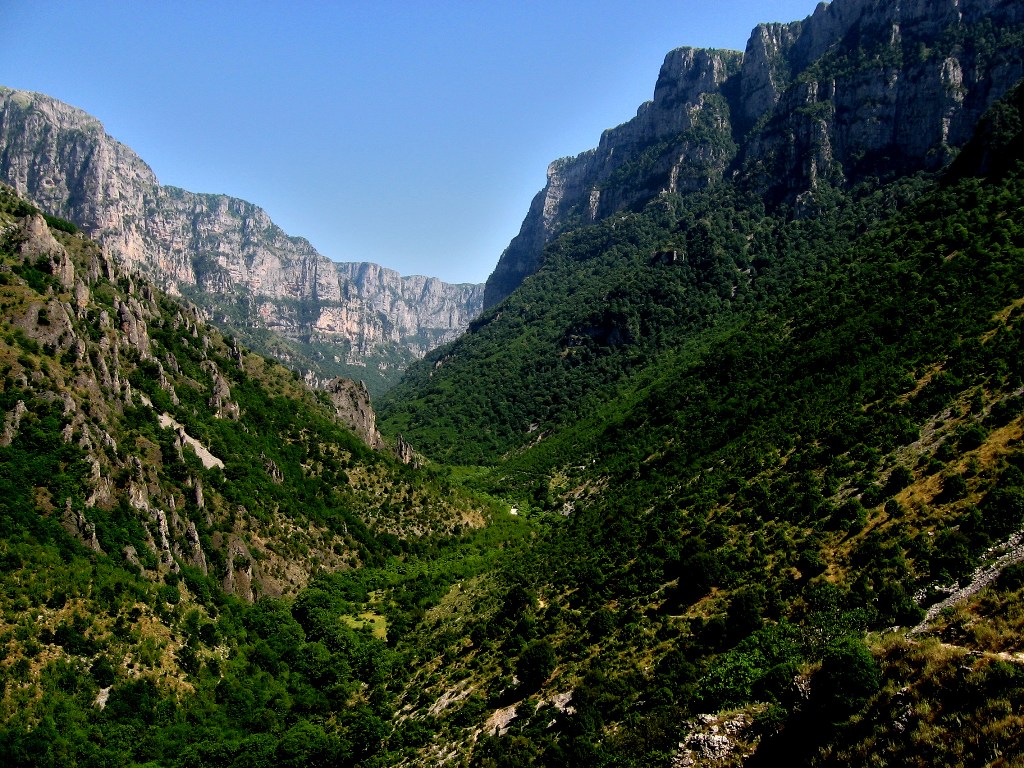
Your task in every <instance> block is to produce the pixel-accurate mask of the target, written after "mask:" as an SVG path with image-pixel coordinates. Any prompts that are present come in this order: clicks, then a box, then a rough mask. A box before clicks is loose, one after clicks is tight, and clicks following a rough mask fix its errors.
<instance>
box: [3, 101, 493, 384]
mask: <svg viewBox="0 0 1024 768" xmlns="http://www.w3.org/2000/svg"><path fill="white" fill-rule="evenodd" d="M0 180H2V181H4V182H6V183H8V184H10V185H11V186H12V187H14V188H15V189H16V190H17V191H18V192H19V194H22V195H25V196H26V197H28V198H29V199H31V200H32V201H34V202H35V203H36V204H38V205H39V206H40V207H41V208H42V209H43V210H45V211H47V212H49V213H52V214H54V215H57V216H60V217H62V218H65V219H67V220H71V221H74V222H75V223H76V224H77V225H78V226H80V227H81V228H82V230H83V231H84V232H86V233H88V234H89V235H90V236H92V237H94V238H95V239H96V240H97V242H99V243H100V245H101V246H102V247H103V248H105V249H106V250H107V251H108V252H109V253H110V254H112V255H113V256H114V257H115V258H118V259H120V260H121V261H122V262H123V263H124V264H125V265H127V266H129V267H130V268H132V269H138V270H142V271H143V272H144V273H145V274H147V275H148V276H149V277H150V279H152V280H153V281H154V282H155V283H156V284H157V285H159V286H160V287H161V288H163V289H164V290H166V291H168V292H170V293H172V294H181V295H183V296H186V297H187V298H189V299H190V300H192V301H193V302H195V303H196V304H197V305H198V306H200V307H202V308H203V309H204V310H205V311H206V312H207V314H208V317H210V318H211V319H213V320H214V321H215V322H217V323H219V324H220V325H221V326H222V327H225V328H229V329H230V330H231V331H232V332H233V333H234V334H236V335H237V336H239V338H240V339H242V340H244V341H245V342H247V343H249V344H250V345H251V346H253V347H254V348H257V349H260V350H261V351H263V352H266V353H269V354H273V355H274V356H276V357H277V358H278V359H281V360H284V361H285V362H286V363H287V364H289V365H290V366H291V367H293V368H295V369H296V370H300V371H303V373H309V375H310V380H311V381H324V380H326V379H328V378H331V377H332V376H336V375H349V376H352V377H354V378H362V379H364V380H365V381H366V382H367V385H368V386H369V387H370V388H371V390H373V391H374V392H379V391H380V390H381V389H383V388H385V387H386V386H387V385H388V383H389V382H392V381H394V380H395V379H396V378H397V376H398V375H399V373H400V371H401V370H402V368H403V367H404V366H405V365H407V364H408V363H409V362H410V361H411V360H413V359H416V358H418V357H422V356H423V354H425V353H426V352H427V351H428V350H430V349H432V348H433V347H435V346H437V345H438V344H441V343H443V342H445V341H450V340H452V339H454V338H455V337H456V336H458V335H459V333H461V332H462V330H463V329H464V328H465V327H466V325H467V323H468V322H469V320H470V319H471V318H472V317H473V316H474V315H475V314H477V313H478V311H479V309H480V306H481V301H482V288H481V286H474V285H468V284H467V285H449V284H446V283H443V282H441V281H440V280H437V279H435V278H428V277H401V276H400V275H399V274H398V273H397V272H394V271H392V270H389V269H385V268H383V267H380V266H378V265H376V264H368V263H335V262H332V261H331V260H329V259H327V258H326V257H324V256H322V255H320V254H319V253H317V251H316V250H315V249H314V248H313V246H312V245H310V244H309V242H307V241H306V240H304V239H302V238H298V237H290V236H288V235H286V234H285V233H284V232H283V231H281V229H280V228H279V227H277V226H276V225H275V224H274V223H273V222H272V221H271V220H270V218H269V217H268V216H267V214H266V212H265V211H263V210H262V209H260V208H259V207H257V206H255V205H253V204H252V203H248V202H246V201H244V200H239V199H237V198H232V197H228V196H226V195H211V194H197V193H193V192H188V191H186V190H183V189H178V188H175V187H167V186H162V185H161V184H159V182H158V181H157V179H156V176H155V175H154V173H153V171H152V170H151V169H150V168H149V167H148V166H147V165H146V164H145V162H143V160H142V159H141V158H139V157H138V155H136V154H135V153H134V152H132V151H131V150H130V149H129V148H128V147H126V146H124V145H123V144H121V143H119V142H117V141H115V140H114V139H113V138H111V137H110V136H108V135H107V134H106V133H105V131H104V130H103V126H102V125H101V124H100V123H99V122H98V121H97V120H96V119H95V118H93V117H91V116H90V115H87V114H86V113H84V112H82V111H81V110H78V109H75V108H74V107H70V106H68V105H66V104H62V103H61V102H59V101H56V100H54V99H51V98H48V97H46V96H43V95H41V94H36V93H28V92H24V91H15V90H11V89H9V88H0Z"/></svg>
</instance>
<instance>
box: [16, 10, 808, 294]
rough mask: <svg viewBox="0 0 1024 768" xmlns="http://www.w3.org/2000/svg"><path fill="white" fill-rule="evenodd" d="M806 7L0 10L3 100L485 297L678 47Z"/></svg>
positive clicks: (735, 36)
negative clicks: (573, 167) (553, 195)
mask: <svg viewBox="0 0 1024 768" xmlns="http://www.w3.org/2000/svg"><path fill="white" fill-rule="evenodd" d="M815 5H816V2H815V0H800V1H799V2H797V1H796V0H777V1H776V2H771V3H768V2H764V1H763V0H760V1H755V0H717V2H708V1H707V0H674V2H669V1H668V0H633V1H632V2H627V1H626V0H517V1H516V2H506V1H505V0H502V1H500V2H499V1H498V0H491V1H488V0H476V1H470V0H448V1H447V2H445V1H444V0H432V1H431V2H427V1H426V0H402V1H399V0H361V1H359V2H355V1H354V0H336V1H334V2H328V1H327V0H319V1H316V2H314V1H313V0H288V1H287V2H285V0H280V1H275V2H271V1H270V0H247V1H246V2H241V1H240V0H216V2H198V1H195V2H193V1H191V0H173V1H172V0H128V1H126V0H118V1H116V2H115V1H113V0H111V1H110V2H106V1H105V0H0V29H3V31H4V42H3V45H2V46H0V85H6V86H9V87H11V88H19V89H24V90H30V91H38V92H40V93H45V94H47V95H49V96H52V97H54V98H57V99H60V100H61V101H64V102H67V103H69V104H72V105H74V106H76V107H79V108H81V109H83V110H85V111H86V112H88V113H90V114H92V115H93V116H95V117H96V118H98V119H99V120H100V122H102V123H103V125H104V127H105V128H106V131H107V133H108V134H110V135H111V136H113V137H114V138H115V139H117V140H118V141H121V142H122V143H124V144H126V145H128V146H129V147H131V148H132V149H133V150H135V152H136V153H138V154H139V155H140V156H141V157H142V159H143V160H145V161H146V162H147V163H148V164H149V165H150V167H152V168H153V170H154V172H155V173H156V175H157V178H158V179H159V180H160V183H162V184H170V185H174V186H178V187H183V188H185V189H188V190H191V191H193V192H211V193H223V194H228V195H232V196H234V197H240V198H242V199H244V200H248V201H250V202H253V203H255V204H257V205H259V206H261V207H262V208H263V209H265V210H266V211H267V213H268V214H269V215H270V217H271V218H272V219H273V220H274V222H275V223H277V224H278V225H279V226H280V227H281V228H282V229H284V230H285V231H286V232H287V233H288V234H290V235H299V236H302V237H305V238H306V239H308V240H309V241H310V242H311V243H312V244H313V245H314V246H315V247H316V248H317V250H318V251H320V252H321V253H322V254H324V255H325V256H327V257H329V258H331V259H334V260H335V261H372V262H376V263H378V264H382V265H384V266H386V267H389V268H391V269H395V270H397V271H399V272H400V273H402V274H403V275H411V274H419V275H429V276H433V277H440V278H441V279H442V280H445V281H447V282H474V283H477V282H483V281H484V280H486V278H487V276H488V274H490V272H491V270H492V269H493V268H494V265H495V264H496V263H497V261H498V258H499V256H500V255H501V252H502V251H503V250H504V249H505V247H506V246H507V245H508V243H509V241H510V240H511V239H512V238H513V237H514V236H515V235H516V233H517V232H518V231H519V227H520V225H521V224H522V221H523V218H524V217H525V215H526V212H527V210H528V209H529V205H530V201H531V200H532V198H533V196H534V195H535V194H536V193H537V192H538V191H539V190H540V189H542V188H543V186H544V182H545V178H546V176H545V174H546V170H547V166H548V164H549V163H550V162H551V161H552V160H555V159H557V158H559V157H565V156H570V155H576V154H578V153H580V152H583V151H585V150H587V149H589V148H591V147H593V146H596V145H597V143H598V140H599V139H600V136H601V132H602V131H603V130H604V129H606V128H611V127H614V126H616V125H619V124H620V123H623V122H625V121H627V120H629V119H630V118H632V117H633V116H634V115H635V114H636V110H637V107H639V106H640V104H641V103H643V102H644V101H646V100H648V99H650V98H651V97H652V96H653V94H654V84H655V82H656V80H657V76H658V70H659V68H660V66H661V62H662V60H663V59H664V57H665V54H667V53H668V52H669V51H670V50H672V49H673V48H678V47H680V46H684V45H688V46H695V47H706V48H731V49H735V50H743V48H744V47H745V45H746V41H747V39H748V37H749V36H750V32H751V30H752V29H753V28H754V27H755V26H756V24H757V23H759V22H765V21H794V20H796V19H802V18H805V17H806V16H808V15H810V14H811V13H812V12H813V10H814V6H815Z"/></svg>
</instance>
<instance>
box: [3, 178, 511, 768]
mask: <svg viewBox="0 0 1024 768" xmlns="http://www.w3.org/2000/svg"><path fill="white" fill-rule="evenodd" d="M0 226H2V242H0V304H2V307H3V324H2V326H0V375H2V377H3V382H4V385H3V391H2V394H0V412H2V414H3V423H2V433H0V560H2V563H3V567H2V573H0V580H2V583H3V593H2V597H0V723H2V726H0V754H3V755H4V762H5V764H7V765H54V766H68V765H127V764H133V763H147V762H151V761H155V762H156V763H157V764H171V763H173V764H188V765H210V764H211V762H210V761H209V760H208V759H207V758H205V757H204V758H200V757H197V756H196V754H197V753H196V749H198V746H190V745H209V744H213V745H221V744H222V743H223V742H227V745H226V746H223V747H221V746H217V748H218V749H221V750H222V752H224V754H233V753H242V752H245V753H246V754H251V753H255V754H260V753H266V755H268V758H267V759H268V760H271V761H277V760H278V759H284V758H283V756H286V755H288V754H291V753H289V751H288V750H293V751H294V755H304V754H306V752H305V751H304V750H309V749H318V748H320V747H318V746H316V743H311V742H310V738H312V737H311V733H314V732H315V731H316V730H317V729H318V728H319V729H320V735H321V736H322V738H323V739H326V740H327V741H326V742H325V743H330V744H331V745H333V747H332V749H334V752H335V753H339V754H340V752H339V750H341V748H342V747H341V745H344V749H345V750H346V751H345V753H344V754H350V755H353V756H359V755H364V754H369V753H371V752H374V751H376V749H377V748H378V744H377V741H379V739H378V738H377V737H376V736H375V735H374V734H376V731H374V730H373V729H375V728H376V729H381V732H382V733H383V732H385V731H386V730H387V729H386V727H385V724H386V723H387V720H388V718H389V717H390V714H391V711H390V709H388V706H389V704H388V701H389V700H388V699H387V696H386V695H384V694H380V695H384V698H382V699H380V700H378V698H377V695H376V694H374V695H373V696H371V694H373V693H374V691H375V690H377V689H380V690H381V691H383V689H384V687H385V686H386V685H387V684H388V683H389V682H390V679H389V670H390V668H391V666H392V665H394V664H397V663H398V659H399V658H400V657H399V656H397V655H396V653H395V652H394V651H393V650H392V649H391V648H389V646H388V645H387V644H386V643H385V641H384V638H385V637H386V636H390V637H391V638H392V639H394V638H397V637H399V636H400V634H401V626H402V624H403V621H405V622H406V623H408V619H403V617H405V616H406V614H407V612H408V611H409V610H411V609H412V608H414V607H415V599H416V598H415V597H410V601H411V603H407V602H405V601H401V602H399V603H397V604H396V605H395V606H392V604H391V602H390V601H389V600H388V599H387V598H386V595H387V594H389V592H388V591H387V590H388V589H389V588H393V587H395V585H398V584H405V583H407V582H409V581H410V580H411V581H413V582H415V580H416V579H417V578H419V577H421V576H422V573H421V572H420V570H417V569H413V570H412V572H411V573H409V574H406V573H404V572H402V571H398V572H396V573H392V574H391V575H390V576H388V575H386V573H385V572H376V575H375V576H362V575H355V574H357V573H358V574H361V573H363V571H365V569H366V568H367V567H368V566H370V565H376V566H383V565H384V564H386V563H388V562H390V561H392V560H394V559H395V558H396V557H405V556H406V555H407V554H408V553H410V552H414V553H417V554H419V555H422V556H424V557H426V558H438V557H442V555H443V552H444V549H445V547H447V546H450V541H451V540H452V537H453V535H456V534H459V533H462V532H463V531H467V532H471V531H473V530H475V529H477V528H478V527H479V526H481V525H483V524H484V523H486V522H488V521H489V520H490V518H491V517H492V515H493V509H492V505H491V504H490V503H488V502H480V501H477V500H474V499H472V498H470V497H468V496H466V495H465V494H463V493H461V492H458V491H456V490H455V489H453V488H452V487H451V485H450V484H448V483H446V482H444V481H442V480H440V479H438V477H437V476H436V473H425V472H418V471H416V470H414V469H411V468H410V467H407V466H405V465H403V464H401V463H399V462H398V461H397V460H396V459H394V458H391V457H390V454H389V453H388V452H387V451H382V452H375V451H373V450H371V449H370V448H369V447H368V446H367V445H365V444H364V443H363V442H362V441H361V440H360V438H359V437H357V436H356V435H355V434H353V433H352V432H351V431H349V429H348V428H346V427H344V426H342V423H341V422H340V421H339V416H338V414H337V413H336V411H335V405H334V403H333V402H332V400H331V399H330V398H329V397H328V396H327V394H326V393H323V392H316V393H314V392H312V391H310V390H308V389H307V388H306V387H305V385H304V384H302V382H301V381H300V380H299V379H298V377H297V375H296V374H294V373H292V372H290V371H288V370H287V369H285V368H283V367H282V366H281V365H279V364H277V363H274V362H272V361H269V360H266V359H264V358H262V357H260V356H258V355H255V354H253V353H251V352H249V351H247V350H245V349H244V348H241V347H239V346H238V345H237V344H236V343H235V342H234V341H232V340H231V339H228V338H225V337H223V336H222V335H221V334H219V333H218V332H217V331H215V330H213V329H212V328H210V327H209V326H208V325H206V323H205V322H203V320H202V319H201V316H200V315H199V313H198V312H197V311H196V310H195V309H194V308H191V307H188V306H185V305H182V304H180V303H177V302H175V301H174V300H172V299H170V298H168V297H167V296H165V295H163V294H162V293H160V292H159V291H157V290H156V289H154V288H153V287H152V286H151V285H149V284H148V283H146V282H145V281H144V280H143V279H141V278H139V277H137V276H133V275H131V274H129V273H126V272H124V271H123V270H122V269H121V268H120V267H119V266H118V265H116V264H114V263H113V262H112V261H110V260H109V259H108V258H107V257H106V256H105V255H104V254H103V253H102V252H101V250H100V249H99V248H98V247H97V246H96V245H95V244H93V243H92V242H90V241H89V240H87V239H85V238H83V237H82V236H81V235H80V234H79V233H78V232H77V229H76V227H75V226H74V225H73V224H71V223H70V222H67V221H64V220H61V219H56V218H54V217H44V216H43V215H41V214H40V213H39V211H37V210H36V209H35V208H33V207H32V206H31V205H30V204H28V203H27V202H25V201H23V200H20V199H18V198H17V197H15V196H14V195H13V194H12V193H11V191H10V190H9V189H7V188H2V189H0ZM470 535H472V534H470ZM484 535H485V536H486V535H493V534H490V533H486V534H484ZM424 568H425V566H424ZM360 569H362V570H360ZM382 574H385V575H382ZM371 585H372V586H371ZM370 589H382V590H384V591H382V592H381V593H380V598H379V599H380V601H381V604H380V605H379V607H376V608H373V609H371V608H369V607H368V605H367V604H368V603H369V602H370V597H369V590H370ZM415 589H416V588H415V587H414V588H413V590H414V591H413V592H412V593H411V594H413V595H415ZM420 589H422V587H420ZM282 600H286V601H287V602H282ZM374 605H376V603H374ZM299 606H305V607H304V608H302V609H301V610H302V611H305V613H304V614H302V618H301V620H300V619H299V618H296V617H297V616H299V613H298V612H299V611H300V608H299ZM293 610H294V611H296V617H293V615H292V611H293ZM303 626H305V630H304V628H303ZM317 627H318V628H317ZM286 658H287V659H288V662H287V664H286V662H285V659H286ZM288 665H291V666H292V667H293V669H292V670H291V671H289V670H288V669H287V666H288ZM371 699H372V703H371ZM342 712H344V713H346V714H345V718H346V719H345V723H341V722H340V721H338V722H335V723H334V727H333V728H332V729H331V732H330V733H331V735H330V738H329V739H328V737H327V736H326V735H324V734H323V731H322V727H321V726H314V725H313V724H312V722H320V719H321V718H322V717H324V716H326V713H337V714H340V713H342ZM366 729H370V730H369V731H368V734H369V735H367V734H366V733H364V731H366ZM257 735H265V738H263V737H257ZM314 735H315V734H314ZM246 739H256V740H255V741H254V742H252V743H250V742H248V741H246ZM321 747H322V745H321ZM232 750H233V752H232ZM261 751H262V752H261ZM332 754H333V753H332ZM294 755H293V757H294ZM295 759H297V758H295ZM353 759H355V758H354V757H353ZM284 762H285V764H287V759H284ZM275 764H281V763H276V762H275Z"/></svg>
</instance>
